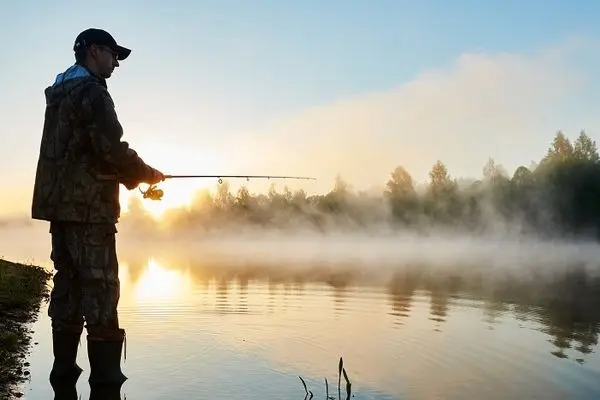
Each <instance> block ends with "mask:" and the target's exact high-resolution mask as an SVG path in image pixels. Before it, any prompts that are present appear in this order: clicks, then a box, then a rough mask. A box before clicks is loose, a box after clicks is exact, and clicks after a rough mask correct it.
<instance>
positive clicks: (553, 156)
mask: <svg viewBox="0 0 600 400" xmlns="http://www.w3.org/2000/svg"><path fill="white" fill-rule="evenodd" d="M573 154H574V150H573V145H572V144H571V141H570V140H569V139H568V138H567V137H566V136H565V134H564V133H562V131H558V132H557V133H556V136H555V137H554V140H553V141H552V144H551V145H550V148H549V149H548V152H547V153H546V157H544V160H542V162H546V163H547V162H562V161H567V160H569V159H571V158H573Z"/></svg>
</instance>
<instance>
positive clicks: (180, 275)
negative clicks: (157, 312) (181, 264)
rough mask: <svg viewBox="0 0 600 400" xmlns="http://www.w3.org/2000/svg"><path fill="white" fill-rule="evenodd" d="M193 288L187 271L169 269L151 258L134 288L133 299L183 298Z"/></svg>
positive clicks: (141, 300) (142, 300)
mask: <svg viewBox="0 0 600 400" xmlns="http://www.w3.org/2000/svg"><path fill="white" fill-rule="evenodd" d="M191 290H192V280H191V279H190V277H189V274H188V273H187V272H183V271H181V270H177V269H169V268H166V267H165V266H164V265H162V264H161V263H159V262H158V261H156V259H154V258H152V257H151V258H150V259H149V260H148V263H147V264H146V267H145V268H144V270H143V272H142V274H141V276H140V278H139V279H138V281H137V282H136V283H135V285H134V288H133V300H134V301H135V302H138V303H148V302H155V301H159V302H164V301H166V300H173V299H175V298H181V297H184V296H186V295H188V294H189V293H190V291H191Z"/></svg>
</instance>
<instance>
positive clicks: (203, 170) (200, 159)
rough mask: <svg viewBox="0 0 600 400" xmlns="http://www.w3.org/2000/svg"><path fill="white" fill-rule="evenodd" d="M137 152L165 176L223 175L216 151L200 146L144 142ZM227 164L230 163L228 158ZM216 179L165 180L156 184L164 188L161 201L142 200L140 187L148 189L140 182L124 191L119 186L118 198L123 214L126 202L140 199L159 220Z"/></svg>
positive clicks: (211, 185) (183, 205)
mask: <svg viewBox="0 0 600 400" xmlns="http://www.w3.org/2000/svg"><path fill="white" fill-rule="evenodd" d="M137 151H138V152H139V154H140V155H141V156H142V157H143V159H144V161H145V162H146V163H147V164H149V165H150V166H152V167H154V168H157V169H159V170H160V171H161V172H163V173H164V174H168V175H214V174H227V173H228V171H225V169H224V161H223V162H222V161H221V160H220V159H219V155H218V152H217V151H215V150H212V149H210V148H206V147H203V148H202V149H201V150H200V151H198V150H196V149H191V148H188V147H186V146H184V145H176V144H172V143H162V142H144V143H143V144H141V145H140V146H138V149H137ZM227 164H228V165H229V164H231V163H230V162H229V161H228V162H227ZM216 182H217V179H210V178H185V179H169V180H166V181H165V182H161V183H160V184H158V185H156V186H157V187H158V188H160V189H162V190H163V191H164V196H163V198H162V200H151V199H143V197H142V193H140V189H141V190H144V191H145V190H146V189H148V185H147V184H145V183H143V184H141V185H140V186H139V187H138V188H137V189H135V190H131V191H128V190H126V189H125V188H124V187H122V190H121V193H120V196H119V197H120V200H121V204H122V211H123V213H127V211H128V209H129V208H128V206H127V204H128V202H129V200H130V199H131V198H132V197H134V196H135V197H137V198H139V199H141V200H142V204H143V207H144V209H145V210H146V211H148V212H149V213H150V214H151V215H152V216H153V217H155V218H157V219H160V217H161V215H163V214H164V212H165V211H167V210H168V209H171V208H178V207H187V206H190V203H191V201H192V199H193V197H194V195H195V194H196V193H197V192H198V191H199V190H201V189H203V188H213V187H214V186H215V185H216Z"/></svg>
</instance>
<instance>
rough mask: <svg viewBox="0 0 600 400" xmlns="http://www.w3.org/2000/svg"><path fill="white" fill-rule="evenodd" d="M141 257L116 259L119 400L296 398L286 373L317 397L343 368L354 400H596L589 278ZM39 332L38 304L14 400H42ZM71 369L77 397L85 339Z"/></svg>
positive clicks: (84, 391) (46, 333)
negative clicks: (26, 372) (121, 347)
mask: <svg viewBox="0 0 600 400" xmlns="http://www.w3.org/2000/svg"><path fill="white" fill-rule="evenodd" d="M152 253H153V255H148V256H142V257H139V256H135V257H134V256H131V257H128V256H127V255H121V271H120V276H121V286H122V295H121V302H120V308H119V311H120V318H121V323H122V326H123V327H124V328H125V329H126V330H127V334H128V340H127V359H126V361H125V362H124V366H123V368H124V371H125V373H126V375H127V376H128V377H129V380H128V381H127V382H126V383H125V384H124V385H123V387H122V391H121V393H122V397H121V398H123V399H124V398H127V399H130V400H132V399H133V400H136V399H206V398H211V399H234V398H235V399H238V398H239V399H299V400H300V399H303V398H304V389H303V387H302V383H301V382H300V380H299V378H298V376H299V375H300V376H302V377H303V378H304V380H305V381H306V383H307V385H308V386H309V389H311V390H312V391H313V393H314V394H315V398H324V397H325V382H324V378H325V377H326V378H327V379H328V381H329V384H330V394H333V393H332V392H333V391H334V390H335V388H334V387H335V386H336V385H337V365H338V360H339V357H340V356H342V357H343V358H344V364H345V368H346V370H347V373H348V376H349V378H350V380H351V381H352V384H353V386H352V389H353V393H354V394H355V398H356V399H404V398H407V399H408V398H427V399H432V398H457V399H480V398H487V399H490V398H498V399H500V398H501V399H506V398H544V399H548V398H582V399H590V398H598V397H599V396H600V357H599V356H598V354H597V350H598V345H597V335H598V332H600V325H599V324H598V321H599V315H600V311H599V310H598V304H600V303H599V299H600V290H598V289H597V287H600V285H598V286H596V285H597V284H596V283H593V282H592V278H590V277H585V276H581V275H578V274H576V273H574V274H573V275H571V276H570V277H568V278H565V277H564V276H562V275H561V276H553V277H550V278H549V277H546V278H544V280H540V279H539V277H538V278H536V277H535V276H533V277H531V276H530V278H529V280H526V279H523V280H520V281H507V280H506V279H504V278H500V277H496V278H494V279H484V278H483V276H484V275H481V274H480V275H477V274H475V273H472V272H471V273H470V274H460V273H457V272H456V271H454V272H448V271H449V270H446V272H444V273H438V272H435V273H430V274H423V273H419V272H418V271H419V270H420V268H425V267H423V266H419V267H416V266H413V267H411V268H399V267H398V268H396V270H395V272H394V273H393V274H392V275H391V278H389V279H387V278H386V279H385V280H383V281H378V282H374V281H373V280H369V279H364V275H365V274H364V271H363V275H361V274H360V273H358V272H357V271H360V269H352V268H350V267H348V269H347V270H346V269H345V268H343V267H339V266H338V267H336V268H331V266H329V267H326V266H323V265H316V264H315V266H314V267H315V268H305V269H303V270H299V269H298V270H293V269H288V268H287V267H285V266H279V267H277V266H272V267H269V268H266V267H265V268H260V267H257V266H255V265H253V266H249V265H244V264H243V263H239V264H236V265H235V266H231V265H229V266H225V265H224V264H214V263H212V262H208V261H206V260H204V261H201V260H198V257H196V256H194V257H192V256H190V257H187V255H186V254H185V252H179V253H178V254H177V256H176V257H175V256H174V254H171V255H170V253H169V252H163V253H162V254H159V255H157V254H158V253H159V252H155V251H152ZM43 257H45V255H44V254H43V253H41V254H40V255H39V256H38V258H43ZM425 269H426V268H425ZM323 271H329V272H323ZM49 326H50V321H49V320H48V318H47V317H46V308H45V307H44V308H43V309H42V312H41V315H40V318H39V320H38V321H37V322H36V323H35V324H34V327H33V328H34V329H35V332H36V333H35V337H34V341H36V342H38V344H37V345H35V346H34V347H33V349H32V354H31V356H30V360H29V361H30V362H31V366H30V371H31V381H30V382H29V384H28V385H26V386H25V388H24V391H25V398H26V399H32V400H33V399H36V400H37V399H52V398H53V392H52V388H51V387H50V385H49V383H48V372H49V370H50V368H51V364H52V349H51V338H50V329H49ZM82 338H84V336H82ZM78 362H79V363H80V365H81V366H82V367H83V368H84V373H83V374H82V376H81V377H80V379H79V383H78V385H77V390H78V394H79V396H81V398H82V399H88V398H89V396H90V393H89V387H88V384H87V377H88V374H89V367H88V362H87V353H86V348H85V339H82V346H81V347H80V352H79V356H78ZM342 383H343V378H342ZM342 395H343V398H345V392H344V390H343V389H342Z"/></svg>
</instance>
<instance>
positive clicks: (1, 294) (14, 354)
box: [0, 259, 52, 398]
mask: <svg viewBox="0 0 600 400" xmlns="http://www.w3.org/2000/svg"><path fill="white" fill-rule="evenodd" d="M51 277H52V275H51V274H50V273H48V272H47V271H46V270H44V269H43V268H41V267H36V266H33V265H25V264H19V263H13V262H10V261H5V260H2V259H0V398H12V397H20V393H18V392H17V391H16V388H17V386H18V384H19V383H22V382H23V381H24V380H26V379H27V377H28V375H29V371H27V367H28V366H29V364H28V363H27V362H26V357H27V355H28V352H29V349H30V342H31V333H32V332H31V330H30V329H29V327H28V324H29V323H31V322H33V321H35V319H36V316H37V314H38V312H39V308H40V305H41V302H42V301H43V300H47V297H48V295H49V288H48V286H47V283H48V280H49V279H50V278H51Z"/></svg>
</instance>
